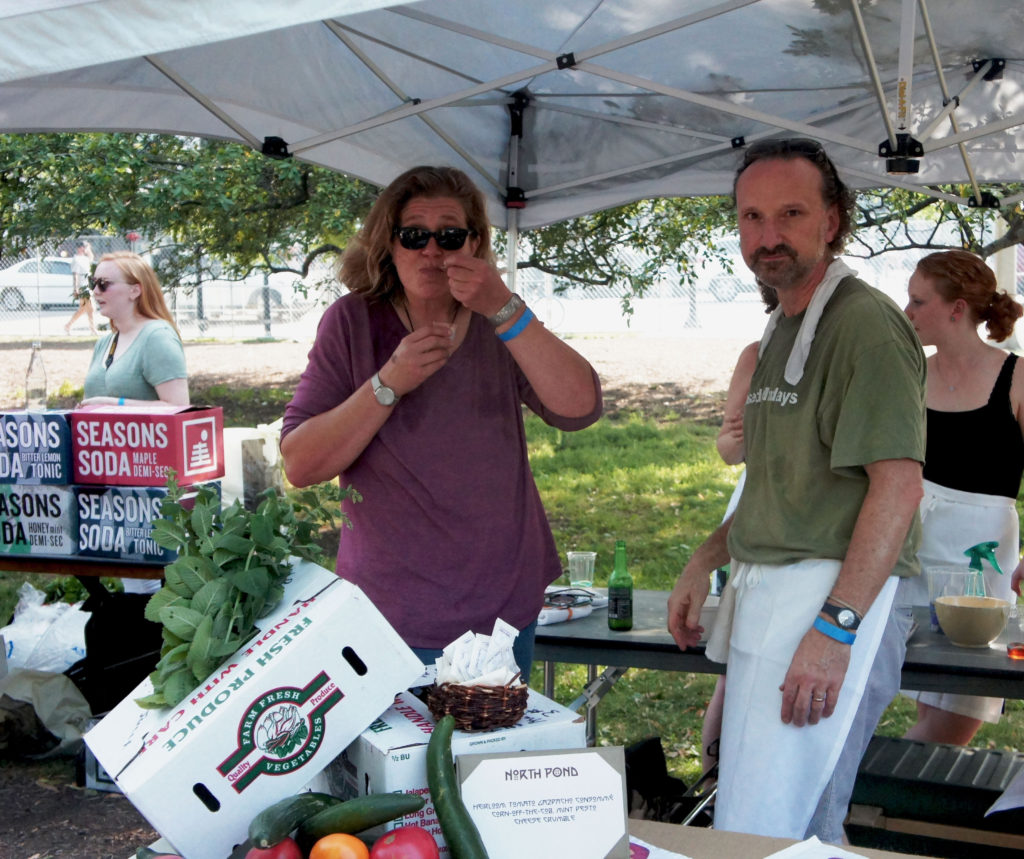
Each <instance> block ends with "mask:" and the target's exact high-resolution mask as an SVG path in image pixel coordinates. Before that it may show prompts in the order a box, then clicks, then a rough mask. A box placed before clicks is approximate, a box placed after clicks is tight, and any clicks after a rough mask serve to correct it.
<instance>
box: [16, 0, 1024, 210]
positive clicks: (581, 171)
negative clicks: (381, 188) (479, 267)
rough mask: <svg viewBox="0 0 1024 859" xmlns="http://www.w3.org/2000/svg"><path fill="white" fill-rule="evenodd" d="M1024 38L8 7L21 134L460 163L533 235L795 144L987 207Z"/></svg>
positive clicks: (690, 9) (393, 166)
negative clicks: (775, 143)
mask: <svg viewBox="0 0 1024 859" xmlns="http://www.w3.org/2000/svg"><path fill="white" fill-rule="evenodd" d="M1022 44H1024V3H1021V2H1020V0H970V2H964V0H424V2H419V3H412V4H408V5H401V6H394V5H389V4H387V3H386V2H380V0H288V2H287V3H285V2H279V0H175V2H166V0H0V45H2V50H0V128H2V129H3V130H5V131H8V132H40V131H55V130H75V131H86V130H98V131H125V130H130V131H154V132H172V133H180V134H189V135H199V136H206V137H218V138H224V139H229V140H238V141H242V142H245V143H247V144H249V145H251V146H253V147H256V148H257V149H262V150H263V151H264V152H266V153H268V155H270V156H271V157H281V156H294V157H296V158H300V159H304V160H307V161H310V162H314V163H317V164H322V165H325V166H327V167H330V168H333V169H336V170H340V171H343V172H345V173H347V174H350V175H352V176H357V177H360V178H362V179H366V180H369V181H370V182H373V183H376V184H386V183H387V182H389V181H390V180H391V179H392V178H394V177H395V176H396V175H397V174H398V173H400V172H401V171H402V170H404V169H406V168H407V167H410V166H412V165H415V164H426V163H433V164H453V165H456V166H459V167H462V168H463V169H465V170H466V171H467V172H468V173H469V174H470V175H471V176H472V177H473V178H474V180H475V181H477V183H478V184H479V185H480V186H481V187H482V188H483V189H484V190H485V192H486V193H487V195H488V200H489V205H490V209H489V211H490V214H491V218H492V220H493V222H494V223H495V224H498V225H501V226H512V227H513V228H514V227H516V225H517V224H518V226H519V227H522V228H529V227H534V226H538V225H543V224H546V223H551V222H554V221H558V220H562V219H565V218H568V217H573V216H577V215H581V214H585V213H587V212H592V211H596V210H599V209H602V208H606V207H610V206H614V205H618V204H622V203H625V202H628V201H631V200H636V199H641V198H645V197H658V196H676V195H684V196H693V195H701V194H712V193H726V192H728V191H730V190H731V183H732V176H733V171H734V169H735V165H736V161H737V153H736V152H735V150H736V149H737V148H740V147H742V146H743V145H745V144H749V143H751V142H753V141H755V140H757V139H759V138H763V137H766V136H773V135H780V134H782V135H787V136H789V135H800V136H811V137H815V138H817V139H819V140H821V141H823V142H824V143H825V144H826V146H827V148H828V150H829V152H830V154H831V155H832V156H833V158H834V159H835V160H836V162H837V164H838V165H839V166H840V169H841V172H842V173H843V175H844V177H845V178H846V179H847V180H848V181H849V182H850V183H851V184H852V185H854V186H857V187H878V186H884V185H896V186H902V187H906V188H912V189H919V190H924V191H925V192H926V193H933V192H931V191H929V190H928V186H930V185H934V184H937V183H944V184H945V183H954V184H956V185H957V186H959V187H960V188H961V190H960V191H959V192H958V193H956V194H953V195H951V196H952V198H953V199H956V200H959V201H960V202H964V203H968V202H970V203H971V204H988V203H991V201H990V200H988V199H983V198H982V197H981V195H980V194H979V191H978V185H977V183H982V182H989V181H1016V180H1020V179H1021V178H1022V176H1024V155H1022V149H1024V147H1022V143H1024V127H1022V123H1024V59H1022V58H1021V54H1020V52H1021V47H1020V46H1021V45H1022ZM880 147H882V148H883V149H885V150H886V152H887V155H888V157H884V156H882V155H880V154H879V150H880ZM915 165H917V166H919V172H916V173H913V172H901V173H900V174H896V173H890V172H887V168H888V169H890V170H891V169H899V170H901V171H909V170H911V169H912V168H913V167H914V166H915ZM1004 202H1005V201H1004ZM506 204H508V205H509V206H510V208H506ZM510 218H511V219H510Z"/></svg>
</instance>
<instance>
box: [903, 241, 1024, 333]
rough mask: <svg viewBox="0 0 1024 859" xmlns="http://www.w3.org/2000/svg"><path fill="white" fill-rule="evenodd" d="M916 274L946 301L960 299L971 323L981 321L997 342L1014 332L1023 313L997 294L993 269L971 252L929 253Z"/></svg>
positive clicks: (1003, 296) (1015, 305)
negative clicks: (969, 316)
mask: <svg viewBox="0 0 1024 859" xmlns="http://www.w3.org/2000/svg"><path fill="white" fill-rule="evenodd" d="M917 272H918V274H921V275H924V276H925V277H927V278H928V279H929V280H930V281H931V283H932V286H934V287H935V291H936V292H937V293H938V294H939V295H941V296H942V297H943V298H944V299H945V300H946V301H956V300H957V299H963V300H964V302H965V303H966V304H967V308H968V311H969V312H970V314H971V319H972V320H973V321H974V324H975V325H980V324H981V323H982V322H984V323H985V327H986V328H987V329H988V336H989V337H991V338H992V339H993V340H995V341H996V342H997V343H999V342H1002V341H1003V340H1005V339H1006V338H1007V337H1009V336H1010V335H1011V334H1012V333H1013V326H1014V323H1015V322H1016V321H1017V320H1018V319H1020V317H1021V314H1024V308H1022V307H1021V306H1020V305H1019V304H1018V303H1017V302H1016V301H1014V300H1013V299H1012V298H1011V297H1010V296H1009V295H1007V294H1006V293H1005V292H1000V291H999V289H998V287H997V283H996V276H995V273H994V272H993V271H992V269H990V268H989V267H988V266H987V265H985V261H984V260H983V259H982V258H981V257H979V256H978V255H977V254H972V253H971V252H970V251H939V252H938V253H934V254H928V256H926V257H921V259H920V260H918V262H917Z"/></svg>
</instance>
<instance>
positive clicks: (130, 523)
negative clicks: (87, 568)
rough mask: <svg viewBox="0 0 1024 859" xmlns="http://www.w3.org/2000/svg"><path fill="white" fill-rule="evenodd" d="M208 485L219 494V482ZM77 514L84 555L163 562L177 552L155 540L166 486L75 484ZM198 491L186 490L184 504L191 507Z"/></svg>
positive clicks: (80, 549) (79, 548) (80, 545)
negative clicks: (154, 524)
mask: <svg viewBox="0 0 1024 859" xmlns="http://www.w3.org/2000/svg"><path fill="white" fill-rule="evenodd" d="M204 485H208V486H210V487H212V488H214V489H216V490H217V492H218V495H219V493H220V485H219V484H218V483H216V482H212V483H210V484H204ZM73 490H74V493H75V509H76V513H77V515H78V528H77V530H76V534H77V537H78V554H79V556H81V557H83V558H118V559H120V560H122V561H142V562H154V563H159V564H163V565H165V566H166V565H167V564H170V563H171V562H172V561H174V560H175V559H177V557H178V553H177V552H175V551H174V550H172V549H165V548H164V547H163V546H160V545H158V544H157V543H156V542H155V541H154V540H153V522H155V521H156V520H157V519H160V518H161V514H160V505H161V503H162V502H163V500H164V499H165V498H166V497H167V489H166V488H165V487H157V486H75V487H73ZM194 499H195V491H194V489H193V490H190V491H186V492H185V494H184V495H183V496H182V499H181V503H182V505H183V506H184V507H186V508H189V509H190V508H191V502H192V501H193V500H194Z"/></svg>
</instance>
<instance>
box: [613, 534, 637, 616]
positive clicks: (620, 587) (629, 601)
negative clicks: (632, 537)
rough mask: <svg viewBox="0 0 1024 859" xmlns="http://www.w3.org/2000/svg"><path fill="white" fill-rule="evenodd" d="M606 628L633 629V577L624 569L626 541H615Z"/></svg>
mask: <svg viewBox="0 0 1024 859" xmlns="http://www.w3.org/2000/svg"><path fill="white" fill-rule="evenodd" d="M608 628H609V629H614V630H618V631H620V632H625V631H626V630H630V629H632V628H633V577H632V576H631V575H630V574H629V570H628V569H626V541H625V540H616V541H615V566H614V567H613V568H612V574H611V576H609V578H608Z"/></svg>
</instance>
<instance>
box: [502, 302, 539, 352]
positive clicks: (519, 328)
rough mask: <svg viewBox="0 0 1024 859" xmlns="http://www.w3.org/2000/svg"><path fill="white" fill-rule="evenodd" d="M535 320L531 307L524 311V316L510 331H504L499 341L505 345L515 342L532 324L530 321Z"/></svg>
mask: <svg viewBox="0 0 1024 859" xmlns="http://www.w3.org/2000/svg"><path fill="white" fill-rule="evenodd" d="M531 319H533V311H532V310H530V308H529V307H527V308H526V310H525V311H523V315H522V316H520V317H519V320H518V321H517V322H516V324H515V325H513V326H512V327H511V328H509V329H508V331H502V332H501V334H499V335H498V339H499V340H501V341H502V342H503V343H508V341H509V340H515V339H516V337H518V336H519V335H520V334H522V333H523V329H524V328H525V327H526V326H527V325H529V324H530V320H531Z"/></svg>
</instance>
